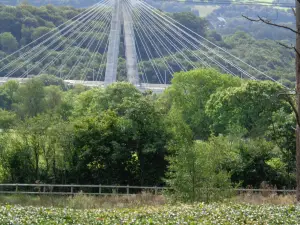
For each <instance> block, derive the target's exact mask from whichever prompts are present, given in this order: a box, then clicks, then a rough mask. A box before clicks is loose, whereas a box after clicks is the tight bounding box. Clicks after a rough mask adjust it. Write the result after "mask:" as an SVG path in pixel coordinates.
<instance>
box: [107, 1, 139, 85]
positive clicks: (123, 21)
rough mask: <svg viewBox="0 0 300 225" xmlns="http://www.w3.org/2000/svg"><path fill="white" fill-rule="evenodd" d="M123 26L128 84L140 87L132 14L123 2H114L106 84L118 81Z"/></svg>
mask: <svg viewBox="0 0 300 225" xmlns="http://www.w3.org/2000/svg"><path fill="white" fill-rule="evenodd" d="M122 25H123V31H124V44H125V57H126V69H127V79H128V82H130V83H132V84H133V85H139V74H138V66H137V53H136V47H135V36H134V29H133V22H132V14H131V11H130V9H128V8H126V6H125V5H124V4H123V1H122V0H114V7H113V12H112V20H111V27H110V34H109V44H108V51H107V62H106V71H105V79H104V82H105V85H108V84H111V83H114V82H116V81H117V68H118V58H119V48H120V39H121V30H122V29H121V28H122Z"/></svg>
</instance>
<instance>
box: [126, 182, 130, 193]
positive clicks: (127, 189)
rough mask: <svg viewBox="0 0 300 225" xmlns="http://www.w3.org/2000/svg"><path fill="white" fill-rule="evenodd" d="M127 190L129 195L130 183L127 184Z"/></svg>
mask: <svg viewBox="0 0 300 225" xmlns="http://www.w3.org/2000/svg"><path fill="white" fill-rule="evenodd" d="M126 191H127V195H129V185H128V184H127V188H126Z"/></svg>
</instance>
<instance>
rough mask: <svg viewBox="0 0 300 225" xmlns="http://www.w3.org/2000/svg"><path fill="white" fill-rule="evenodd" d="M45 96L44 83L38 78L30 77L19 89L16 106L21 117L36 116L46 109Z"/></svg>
mask: <svg viewBox="0 0 300 225" xmlns="http://www.w3.org/2000/svg"><path fill="white" fill-rule="evenodd" d="M44 97H45V90H44V85H43V83H42V82H41V81H40V80H37V79H30V80H28V81H27V82H26V84H25V85H23V86H21V87H20V88H19V89H18V91H17V93H16V104H14V108H15V110H16V112H17V114H18V115H19V116H20V117H21V118H24V117H35V116H37V115H38V114H39V113H42V112H43V111H44V110H45V108H44Z"/></svg>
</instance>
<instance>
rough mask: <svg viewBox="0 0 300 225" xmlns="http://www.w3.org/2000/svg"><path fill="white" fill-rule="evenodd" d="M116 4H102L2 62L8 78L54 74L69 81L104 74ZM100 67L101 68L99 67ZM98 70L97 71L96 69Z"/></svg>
mask: <svg viewBox="0 0 300 225" xmlns="http://www.w3.org/2000/svg"><path fill="white" fill-rule="evenodd" d="M111 12H112V5H111V2H110V1H108V0H104V1H101V2H99V3H97V4H95V5H94V6H92V7H90V8H88V9H86V10H84V11H83V12H81V13H80V14H79V15H77V16H75V17H74V18H72V19H70V20H68V21H67V22H66V23H64V24H61V25H60V26H58V27H57V28H56V29H53V30H51V31H50V32H48V33H46V34H44V35H42V36H41V37H39V38H38V39H36V40H34V41H33V42H31V43H29V44H27V45H26V46H24V47H23V48H21V49H19V50H18V51H16V52H14V53H13V54H11V55H9V56H7V57H6V58H4V59H2V60H1V67H0V73H1V75H2V76H3V77H4V78H8V77H17V78H24V77H27V76H29V75H41V74H52V75H56V76H59V77H61V78H63V79H65V80H67V79H75V80H76V79H77V80H86V79H90V78H89V77H88V75H89V72H90V71H89V70H90V68H91V67H92V68H93V69H94V70H93V76H94V79H95V80H98V79H100V76H101V75H103V70H104V67H103V66H102V67H99V66H98V65H103V64H104V63H105V60H106V59H105V58H106V55H105V53H106V49H107V45H108V34H109V30H110V21H111V14H112V13H111ZM95 64H97V66H96V65H95ZM95 68H97V70H95Z"/></svg>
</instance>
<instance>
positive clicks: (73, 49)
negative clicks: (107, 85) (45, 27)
mask: <svg viewBox="0 0 300 225" xmlns="http://www.w3.org/2000/svg"><path fill="white" fill-rule="evenodd" d="M114 4H115V2H114V0H112V1H111V0H102V1H100V2H99V3H97V4H95V5H94V6H92V7H90V8H88V9H86V10H84V11H82V12H81V13H80V14H78V15H77V16H75V17H74V18H72V19H70V20H69V21H67V22H66V23H64V24H61V25H60V26H58V27H57V28H56V29H53V30H52V31H50V32H49V33H46V34H44V35H42V36H41V37H39V38H38V39H36V40H34V41H33V42H31V43H29V44H27V45H26V46H24V47H23V48H21V49H19V50H18V51H16V52H14V53H13V54H11V55H9V56H7V57H5V58H4V59H2V60H1V61H0V76H2V77H4V78H9V77H18V78H25V77H28V76H30V75H41V74H52V75H56V76H58V77H61V78H62V79H64V80H70V79H72V80H82V81H100V80H103V79H104V76H105V67H106V61H107V51H108V47H109V34H110V28H111V21H112V15H113V13H112V11H113V9H114ZM120 4H121V8H122V10H121V12H123V13H126V15H130V16H129V17H126V18H127V19H130V20H131V21H130V22H131V23H132V27H133V30H134V42H135V49H136V58H137V60H138V72H139V76H140V81H141V82H142V83H168V82H169V81H170V79H171V78H172V76H173V74H174V73H175V72H178V71H188V70H191V69H195V68H218V69H219V70H220V71H222V72H224V73H228V74H232V75H234V76H239V77H243V78H248V79H257V78H260V79H269V80H273V81H275V80H274V79H273V78H271V77H270V76H268V75H267V74H265V73H263V72H261V71H259V70H258V69H256V68H255V67H253V66H251V65H249V64H248V63H246V62H244V61H242V60H241V59H239V58H238V57H236V56H234V55H232V54H231V53H230V52H229V51H227V50H226V49H224V48H221V47H219V46H218V45H216V44H214V43H213V42H212V41H210V40H208V39H206V38H205V37H203V36H202V35H200V34H199V33H197V31H195V30H192V29H190V28H188V27H186V26H184V25H182V24H180V23H179V22H178V21H176V20H175V19H174V18H172V17H171V16H170V15H168V14H166V13H163V12H161V11H159V10H157V9H155V8H154V7H152V6H150V5H149V4H147V3H146V2H144V1H142V0H122V1H120ZM121 18H123V17H121ZM120 38H121V43H124V37H123V35H121V37H120ZM124 49H125V47H124V46H123V48H122V45H121V46H120V50H121V51H120V58H119V63H118V76H119V77H123V78H124V77H126V68H124V65H125V63H124V59H122V57H123V58H125V54H124V52H123V53H122V50H123V51H125V50H124ZM125 60H126V59H125ZM275 82H276V81H275Z"/></svg>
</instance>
